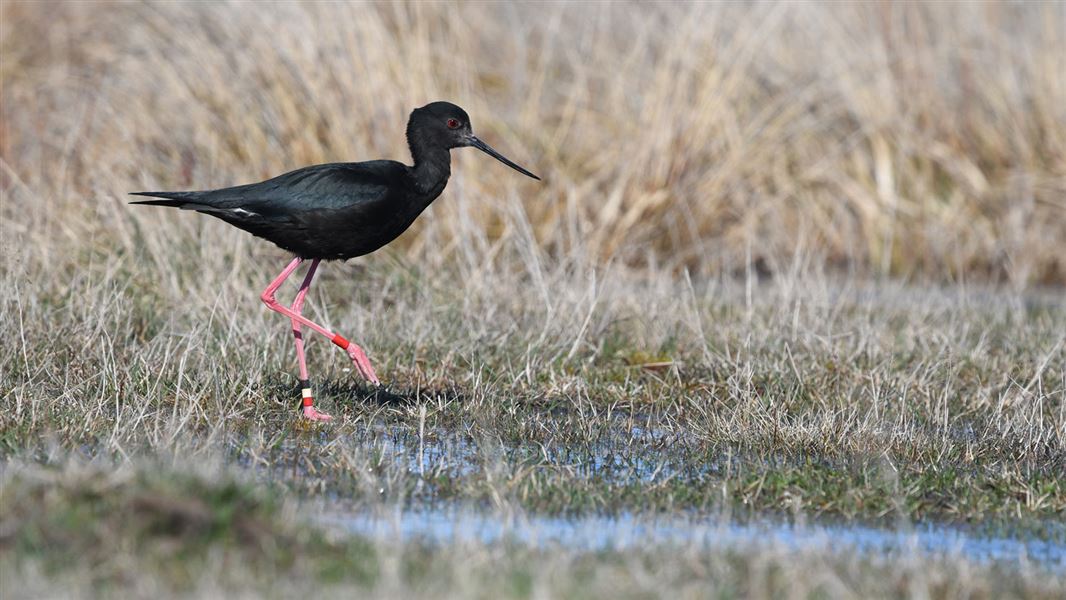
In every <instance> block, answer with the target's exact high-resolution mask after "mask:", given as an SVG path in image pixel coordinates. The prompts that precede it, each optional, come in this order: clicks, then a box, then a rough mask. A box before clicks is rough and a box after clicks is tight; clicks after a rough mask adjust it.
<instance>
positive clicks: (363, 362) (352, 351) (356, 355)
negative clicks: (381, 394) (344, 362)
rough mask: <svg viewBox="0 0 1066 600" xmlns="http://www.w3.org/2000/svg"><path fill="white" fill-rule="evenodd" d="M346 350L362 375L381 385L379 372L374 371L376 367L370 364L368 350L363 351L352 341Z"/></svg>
mask: <svg viewBox="0 0 1066 600" xmlns="http://www.w3.org/2000/svg"><path fill="white" fill-rule="evenodd" d="M344 350H345V351H346V352H347V353H348V356H349V357H350V358H351V359H352V363H353V364H354V365H355V368H356V370H357V371H359V374H360V375H362V376H363V377H364V378H365V379H366V380H367V381H369V382H370V383H373V384H374V385H381V382H380V381H379V380H378V376H377V374H375V373H374V367H372V366H370V359H369V358H367V356H366V352H363V349H362V348H360V347H359V346H356V345H355V344H351V343H350V344H348V347H347V348H345V349H344Z"/></svg>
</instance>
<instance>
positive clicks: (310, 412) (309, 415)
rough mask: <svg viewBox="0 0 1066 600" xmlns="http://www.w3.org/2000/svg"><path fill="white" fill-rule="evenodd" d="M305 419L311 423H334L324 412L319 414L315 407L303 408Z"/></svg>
mask: <svg viewBox="0 0 1066 600" xmlns="http://www.w3.org/2000/svg"><path fill="white" fill-rule="evenodd" d="M303 415H304V418H305V419H307V420H309V421H323V422H325V421H332V420H333V417H331V416H329V415H327V414H326V413H324V412H319V411H318V410H316V409H315V407H314V406H305V407H303Z"/></svg>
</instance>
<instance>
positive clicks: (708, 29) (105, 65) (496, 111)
mask: <svg viewBox="0 0 1066 600" xmlns="http://www.w3.org/2000/svg"><path fill="white" fill-rule="evenodd" d="M2 6H3V7H2V9H0V10H2V12H0V17H2V20H0V22H2V24H0V28H2V48H0V49H2V58H3V61H2V66H0V75H2V80H3V90H2V101H3V107H2V113H0V161H2V162H0V185H2V189H3V197H4V201H3V208H2V216H3V233H4V238H5V242H4V245H5V254H6V253H8V251H9V250H11V251H13V249H14V248H20V251H19V252H18V254H19V255H20V257H21V258H20V262H21V263H23V267H24V268H27V269H30V270H34V269H35V266H36V267H43V266H44V265H51V266H52V267H57V266H58V267H60V270H63V266H66V267H67V268H70V267H73V266H75V265H78V264H84V262H85V259H86V253H97V252H100V253H104V254H114V253H116V252H118V253H122V252H126V251H130V250H132V249H133V247H135V246H137V247H140V248H141V249H142V250H143V249H145V248H147V249H148V252H149V253H150V254H152V255H153V256H155V257H156V260H158V261H159V263H160V266H162V265H164V264H166V263H167V261H176V260H177V256H178V255H179V254H180V253H184V254H185V255H190V253H191V254H192V255H193V256H195V255H197V254H201V255H202V254H210V253H212V252H216V253H217V252H223V251H233V252H234V257H236V256H237V255H238V254H239V253H240V252H239V251H243V252H244V253H247V248H246V247H245V242H243V241H237V240H238V238H239V236H244V235H245V234H243V233H242V232H238V231H235V230H234V231H230V230H229V229H228V228H227V227H226V226H225V225H224V224H221V223H217V222H213V220H211V219H204V218H201V217H196V216H192V215H181V216H177V215H175V214H167V215H164V214H162V211H145V210H138V211H133V210H130V209H128V208H127V207H126V206H125V200H126V197H125V193H126V192H128V191H132V190H137V189H160V188H161V189H203V188H212V187H219V186H226V185H233V184H238V183H245V182H250V181H255V180H260V179H263V178H266V177H269V176H272V175H276V174H279V173H281V172H284V171H286V170H290V169H293V168H297V167H300V166H303V165H307V164H312V163H318V162H329V161H358V160H366V159H371V158H394V159H399V160H403V161H405V162H406V161H408V159H409V157H408V154H407V150H406V147H405V140H404V137H403V131H404V125H405V122H406V118H407V114H408V112H409V111H410V110H411V109H412V108H414V107H416V106H420V105H422V104H424V103H426V102H429V101H432V100H437V99H448V100H451V101H454V102H456V103H458V104H460V105H461V106H463V107H464V108H466V109H467V110H468V111H469V112H470V114H471V117H472V119H473V123H474V128H475V131H477V132H478V133H479V134H481V135H482V137H484V138H485V139H487V140H488V141H489V142H490V143H492V144H493V145H494V146H496V147H497V148H499V149H500V150H501V151H503V152H504V153H506V154H507V155H509V156H511V157H513V158H514V159H515V160H516V161H517V162H519V163H521V164H523V165H528V166H529V167H530V168H532V169H533V170H534V171H535V172H537V173H538V174H540V175H542V176H544V178H545V182H544V183H543V184H540V185H538V184H533V183H528V182H526V181H524V180H523V178H521V177H516V176H515V174H514V173H513V172H510V171H508V170H507V169H504V168H501V167H500V165H498V164H496V163H494V162H493V161H491V160H486V159H485V157H483V156H479V155H476V153H473V152H468V151H466V152H464V151H458V152H456V153H455V155H456V160H457V161H458V163H459V165H458V166H457V168H456V169H455V171H454V175H453V179H452V183H451V184H450V185H449V188H448V190H447V191H446V192H445V193H444V195H443V196H442V198H441V199H440V200H439V201H438V202H437V203H436V205H435V206H434V208H433V209H432V214H431V216H430V218H429V219H422V220H420V221H419V222H418V223H416V226H415V227H414V228H413V231H412V232H411V233H409V234H407V235H405V236H404V237H403V238H402V239H401V240H400V241H399V242H398V246H397V248H398V249H399V252H400V253H401V256H403V257H405V258H409V259H411V260H423V259H425V260H429V259H430V258H432V259H433V260H437V261H447V260H450V259H451V258H454V257H455V256H457V255H462V254H464V253H465V254H475V255H478V256H483V257H484V256H487V257H489V258H488V259H487V260H493V259H492V256H493V253H494V249H498V248H499V247H500V245H499V243H500V241H501V240H506V239H508V238H511V237H515V236H519V237H524V236H532V238H533V239H535V240H536V242H537V245H539V247H540V248H542V249H543V250H544V251H545V252H546V253H547V254H548V255H550V256H568V255H573V254H574V253H578V254H580V255H582V256H588V257H590V258H591V259H592V260H594V261H597V260H607V259H613V260H616V261H618V262H622V263H625V264H628V265H632V266H634V267H654V268H656V269H667V270H674V271H680V270H681V269H683V268H687V269H689V270H690V271H691V272H693V273H697V274H699V273H704V274H722V273H730V272H736V271H738V270H747V271H749V272H750V271H751V270H752V266H754V267H755V268H756V270H758V271H759V272H761V273H767V272H769V273H773V272H775V271H778V270H781V269H783V268H787V265H789V264H792V263H793V261H794V259H795V257H796V256H797V255H801V254H802V255H803V256H806V257H810V259H811V260H815V261H818V262H819V263H821V264H824V265H829V266H832V267H839V268H840V269H843V270H846V271H847V272H848V273H849V274H856V273H857V274H860V275H875V276H883V275H889V276H894V277H904V278H915V279H923V280H928V279H932V280H939V281H960V280H992V281H996V282H1006V283H1009V284H1011V286H1012V287H1015V288H1026V287H1029V286H1032V285H1038V284H1059V283H1063V282H1064V281H1066V263H1064V258H1063V257H1066V77H1064V75H1063V74H1064V73H1066V4H1063V3H1052V2H1048V3H1033V4H1016V3H1001V2H988V3H973V4H965V3H964V4H952V3H844V4H840V3H834V4H809V3H774V4H747V3H745V4H740V3H735V4H734V3H730V4H704V3H692V4H681V3H663V4H645V3H627V4H625V5H622V4H620V3H550V4H549V3H526V4H518V5H512V4H505V3H498V4H486V3H476V2H469V3H411V4H399V3H395V4H393V3H388V4H332V3H329V4H327V3H278V4H271V5H270V6H269V7H263V6H259V5H253V4H250V3H237V2H231V3H221V4H215V3H211V4H208V3H194V2H174V3H157V4H142V3H124V4H105V3H98V2H92V3H89V2H67V3H45V2H4V3H3V5H2ZM515 211H519V212H524V215H523V217H524V218H522V219H520V220H518V221H516V220H515V219H513V218H511V216H513V214H515ZM516 223H520V225H516ZM526 224H528V227H526V226H525V225H526ZM197 239H199V240H200V242H199V246H198V247H197V242H195V240H197ZM190 244H191V245H192V246H193V247H192V248H190V247H189V246H190ZM183 246H184V247H183ZM257 247H263V250H264V251H266V250H267V247H266V246H265V245H263V244H259V246H257ZM227 249H228V250H227ZM272 252H274V253H280V251H276V250H272ZM234 260H239V258H234ZM5 265H6V268H11V267H12V263H11V262H9V261H5ZM17 270H20V271H21V270H23V269H22V268H19V269H17Z"/></svg>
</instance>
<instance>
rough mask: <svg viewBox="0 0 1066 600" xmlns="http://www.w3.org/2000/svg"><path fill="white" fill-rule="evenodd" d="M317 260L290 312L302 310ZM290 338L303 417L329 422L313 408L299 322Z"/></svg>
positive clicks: (312, 263)
mask: <svg viewBox="0 0 1066 600" xmlns="http://www.w3.org/2000/svg"><path fill="white" fill-rule="evenodd" d="M318 263H319V260H318V259H315V260H313V261H311V266H310V267H309V268H308V269H307V275H306V276H305V277H304V282H303V283H301V284H300V291H298V292H296V299H295V300H293V301H292V307H291V308H292V312H294V313H296V314H298V315H299V314H300V311H301V310H303V306H304V298H305V297H307V291H308V290H309V289H311V280H312V279H313V278H314V276H315V270H316V269H318ZM292 336H293V337H294V338H296V359H297V361H299V363H300V393H301V395H302V396H303V413H304V416H305V417H307V418H308V419H310V420H312V421H329V420H330V419H332V417H330V416H329V415H327V414H326V413H324V412H320V411H318V410H317V409H315V407H314V402H315V399H314V396H313V395H312V393H311V376H310V374H309V373H308V372H307V357H306V355H305V354H304V336H303V334H302V333H301V332H300V322H299V321H296V320H293V321H292Z"/></svg>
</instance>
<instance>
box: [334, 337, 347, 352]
mask: <svg viewBox="0 0 1066 600" xmlns="http://www.w3.org/2000/svg"><path fill="white" fill-rule="evenodd" d="M333 343H334V344H337V345H338V346H340V347H341V348H342V349H344V350H347V349H348V343H349V342H348V340H346V339H344V336H342V335H341V334H339V333H335V334H333Z"/></svg>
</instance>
